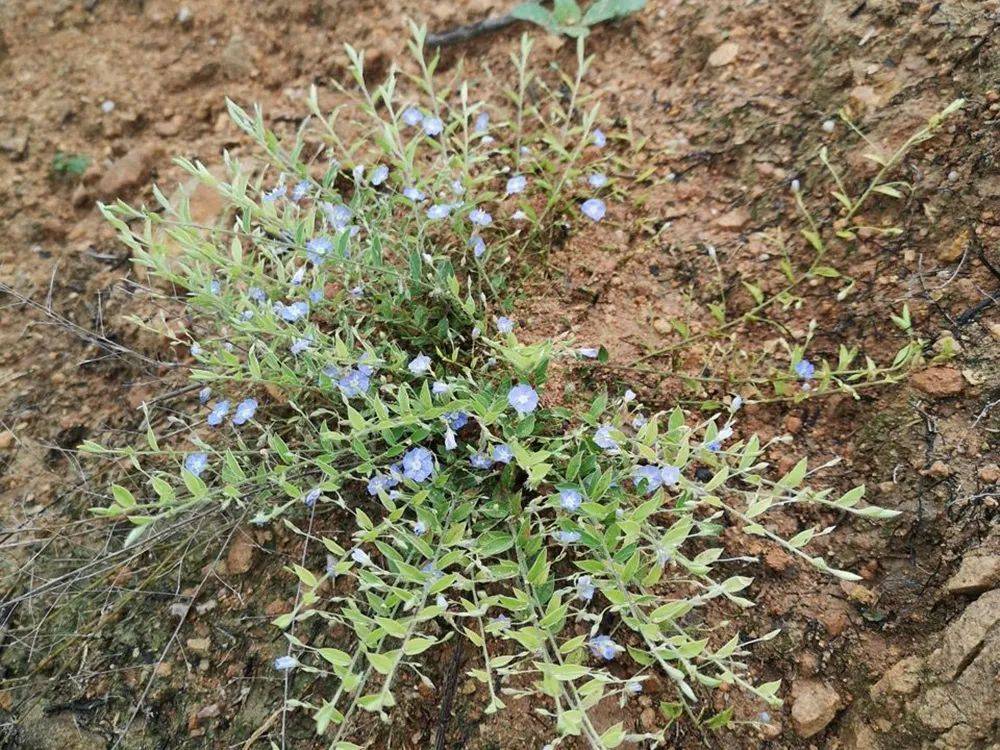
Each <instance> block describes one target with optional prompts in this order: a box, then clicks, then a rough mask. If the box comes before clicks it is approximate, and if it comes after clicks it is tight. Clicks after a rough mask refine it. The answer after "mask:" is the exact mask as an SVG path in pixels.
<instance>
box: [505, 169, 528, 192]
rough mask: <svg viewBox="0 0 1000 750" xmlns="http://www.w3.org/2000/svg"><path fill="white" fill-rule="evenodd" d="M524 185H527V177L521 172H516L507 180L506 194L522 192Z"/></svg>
mask: <svg viewBox="0 0 1000 750" xmlns="http://www.w3.org/2000/svg"><path fill="white" fill-rule="evenodd" d="M526 187H528V178H527V177H525V176H524V175H523V174H516V175H514V176H513V177H511V178H510V179H508V180H507V195H517V194H518V193H523V192H524V189H525V188H526Z"/></svg>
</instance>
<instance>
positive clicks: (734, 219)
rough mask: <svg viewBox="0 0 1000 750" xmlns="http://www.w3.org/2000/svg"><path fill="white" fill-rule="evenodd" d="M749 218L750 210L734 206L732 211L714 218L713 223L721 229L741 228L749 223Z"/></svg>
mask: <svg viewBox="0 0 1000 750" xmlns="http://www.w3.org/2000/svg"><path fill="white" fill-rule="evenodd" d="M750 218H751V217H750V212H749V211H747V210H746V209H745V208H734V209H733V210H732V211H729V212H727V213H724V214H722V216H720V217H719V218H718V219H716V220H715V223H716V225H717V226H720V227H722V228H723V229H741V228H742V227H744V226H746V225H747V224H749V223H750Z"/></svg>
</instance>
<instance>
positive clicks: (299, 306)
mask: <svg viewBox="0 0 1000 750" xmlns="http://www.w3.org/2000/svg"><path fill="white" fill-rule="evenodd" d="M274 311H275V312H276V313H277V314H278V317H279V318H281V319H282V320H284V321H286V322H288V323H294V322H295V321H297V320H300V319H301V318H304V317H305V316H306V315H308V314H309V303H308V302H305V301H302V300H300V301H298V302H293V303H292V304H290V305H285V304H282V303H281V302H275V303H274Z"/></svg>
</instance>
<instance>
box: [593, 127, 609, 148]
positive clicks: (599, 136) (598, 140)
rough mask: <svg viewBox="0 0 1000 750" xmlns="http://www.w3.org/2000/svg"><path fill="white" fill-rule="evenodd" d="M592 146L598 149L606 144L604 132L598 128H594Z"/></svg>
mask: <svg viewBox="0 0 1000 750" xmlns="http://www.w3.org/2000/svg"><path fill="white" fill-rule="evenodd" d="M593 139H594V145H595V146H597V147H598V148H604V147H605V146H606V145H607V143H608V138H607V136H606V135H604V131H603V130H601V129H600V128H594V133H593Z"/></svg>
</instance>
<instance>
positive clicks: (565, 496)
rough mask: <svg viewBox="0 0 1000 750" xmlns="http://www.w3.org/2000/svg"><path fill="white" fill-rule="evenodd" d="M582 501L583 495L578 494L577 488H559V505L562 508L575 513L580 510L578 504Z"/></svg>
mask: <svg viewBox="0 0 1000 750" xmlns="http://www.w3.org/2000/svg"><path fill="white" fill-rule="evenodd" d="M582 502H583V495H581V494H580V491H579V490H573V489H566V490H559V505H560V507H562V509H563V510H566V511H569V512H570V513H575V512H576V511H578V510H580V504H581V503H582Z"/></svg>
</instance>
